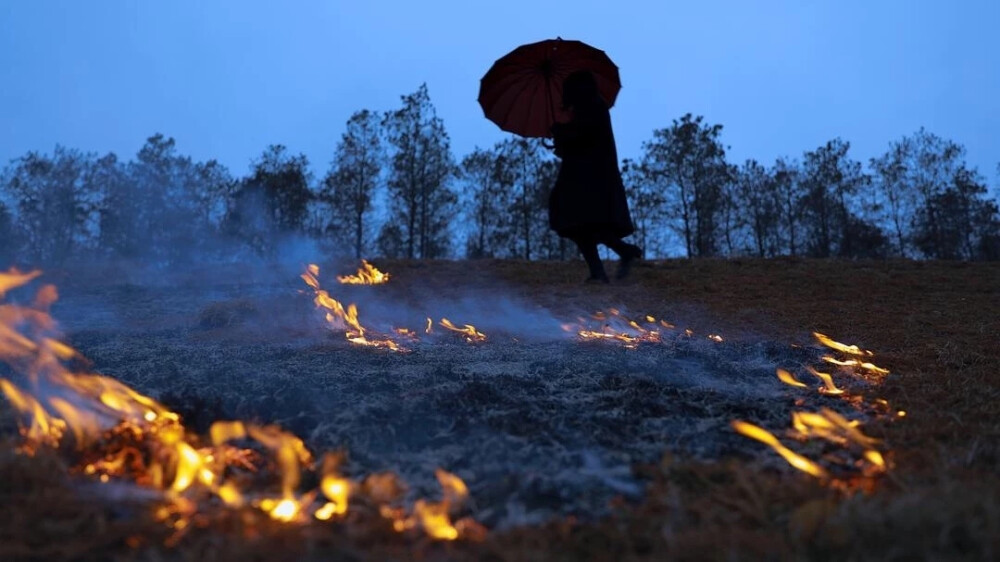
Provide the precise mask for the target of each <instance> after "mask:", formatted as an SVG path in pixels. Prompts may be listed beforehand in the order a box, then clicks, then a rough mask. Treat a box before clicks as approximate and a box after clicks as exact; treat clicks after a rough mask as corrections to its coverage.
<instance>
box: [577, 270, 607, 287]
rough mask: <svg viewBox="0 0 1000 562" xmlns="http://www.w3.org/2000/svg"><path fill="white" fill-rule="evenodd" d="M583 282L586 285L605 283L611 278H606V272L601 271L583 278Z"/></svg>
mask: <svg viewBox="0 0 1000 562" xmlns="http://www.w3.org/2000/svg"><path fill="white" fill-rule="evenodd" d="M583 282H584V283H586V284H587V285H607V284H608V283H610V282H611V279H608V274H607V273H601V274H600V275H591V276H590V277H588V278H586V279H584V280H583Z"/></svg>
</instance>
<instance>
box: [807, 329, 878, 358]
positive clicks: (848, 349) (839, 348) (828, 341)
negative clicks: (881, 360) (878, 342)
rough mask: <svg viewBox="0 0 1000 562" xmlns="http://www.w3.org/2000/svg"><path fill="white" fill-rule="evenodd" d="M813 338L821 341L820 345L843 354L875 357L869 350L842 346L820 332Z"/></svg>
mask: <svg viewBox="0 0 1000 562" xmlns="http://www.w3.org/2000/svg"><path fill="white" fill-rule="evenodd" d="M813 336H814V337H815V338H816V340H818V341H819V343H821V344H823V345H825V346H826V347H829V348H830V349H836V350H837V351H842V352H844V353H847V354H849V355H859V356H860V355H869V356H871V355H874V354H873V353H872V352H871V351H867V350H864V349H861V348H859V347H858V346H856V345H846V344H842V343H840V342H838V341H834V340H832V339H831V338H830V337H829V336H826V335H823V334H821V333H819V332H813Z"/></svg>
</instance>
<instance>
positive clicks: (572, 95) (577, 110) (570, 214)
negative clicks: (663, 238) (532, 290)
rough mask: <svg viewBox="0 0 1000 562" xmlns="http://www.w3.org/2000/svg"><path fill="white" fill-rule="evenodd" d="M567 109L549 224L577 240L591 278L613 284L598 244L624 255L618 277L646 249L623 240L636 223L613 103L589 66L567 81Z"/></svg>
mask: <svg viewBox="0 0 1000 562" xmlns="http://www.w3.org/2000/svg"><path fill="white" fill-rule="evenodd" d="M562 106H563V107H562V109H563V111H564V112H565V113H566V114H568V115H569V116H570V119H569V121H567V122H562V123H560V122H556V123H554V124H553V125H552V128H551V133H552V140H553V145H554V150H555V154H556V156H557V157H559V158H560V159H561V163H560V166H559V175H558V176H557V179H556V183H555V186H554V187H553V189H552V193H551V195H550V197H549V226H550V227H551V228H552V230H554V231H555V232H556V233H557V234H558V235H559V236H560V237H563V238H568V239H570V240H572V241H573V242H574V243H576V245H577V247H578V248H579V250H580V253H581V254H582V255H583V259H584V260H585V261H586V262H587V267H588V268H589V270H590V276H589V277H588V278H587V279H586V282H587V283H608V282H609V279H608V275H607V273H606V272H605V270H604V264H603V262H602V261H601V258H600V255H599V254H598V245H604V246H607V247H609V248H611V250H612V251H614V252H615V253H616V254H618V257H619V265H618V271H617V273H616V278H618V279H624V278H625V277H627V276H628V274H629V272H630V270H631V267H632V265H633V264H634V262H635V261H636V260H638V259H641V258H642V250H641V249H640V248H639V247H638V246H636V245H634V244H629V243H627V242H625V241H623V240H622V238H624V237H626V236H628V235H630V234H632V233H633V232H634V231H635V226H634V225H633V223H632V216H631V213H630V212H629V207H628V200H627V199H626V197H625V185H624V183H623V182H622V176H621V171H620V169H619V168H618V150H617V148H616V147H615V138H614V132H613V131H612V129H611V115H610V112H609V111H608V105H607V103H605V101H604V99H603V98H602V97H601V95H600V93H599V91H598V88H597V82H596V81H595V79H594V76H593V74H591V73H590V72H589V71H586V70H583V71H577V72H574V73H572V74H570V75H569V76H567V77H566V79H565V80H564V82H563V87H562Z"/></svg>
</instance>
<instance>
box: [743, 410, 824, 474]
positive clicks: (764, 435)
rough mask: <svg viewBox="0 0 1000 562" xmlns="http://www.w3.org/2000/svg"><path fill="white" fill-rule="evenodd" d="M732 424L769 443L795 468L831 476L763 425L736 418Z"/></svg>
mask: <svg viewBox="0 0 1000 562" xmlns="http://www.w3.org/2000/svg"><path fill="white" fill-rule="evenodd" d="M730 425H732V427H733V429H735V430H736V431H737V432H738V433H740V434H742V435H745V436H747V437H749V438H751V439H756V440H757V441H760V442H761V443H764V444H765V445H768V446H769V447H771V448H772V449H774V451H775V452H776V453H778V454H779V455H781V456H782V457H784V459H785V460H786V461H788V464H790V465H792V466H794V467H795V468H797V469H799V470H801V471H803V472H806V473H808V474H811V475H813V476H815V477H817V478H823V479H825V478H827V477H829V474H828V473H827V471H826V469H825V468H823V467H822V466H820V465H818V464H816V463H814V462H813V461H811V460H809V459H807V458H805V457H803V456H802V455H800V454H798V453H795V452H793V451H792V450H791V449H789V448H788V447H785V446H784V445H782V444H781V442H780V441H778V438H777V437H775V436H774V435H773V434H771V432H769V431H767V430H766V429H764V428H763V427H760V426H757V425H754V424H752V423H747V422H745V421H740V420H734V421H733V422H732V423H731V424H730Z"/></svg>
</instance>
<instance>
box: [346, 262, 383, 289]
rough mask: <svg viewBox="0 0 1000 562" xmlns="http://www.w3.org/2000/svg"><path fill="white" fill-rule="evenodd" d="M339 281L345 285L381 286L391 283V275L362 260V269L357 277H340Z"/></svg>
mask: <svg viewBox="0 0 1000 562" xmlns="http://www.w3.org/2000/svg"><path fill="white" fill-rule="evenodd" d="M337 281H340V282H341V283H342V284H345V285H380V284H382V283H387V282H388V281H389V274H388V273H382V272H381V271H379V270H378V269H377V268H376V267H375V266H373V265H372V264H370V263H368V262H367V261H366V260H361V268H360V269H358V273H357V274H356V275H338V276H337Z"/></svg>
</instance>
